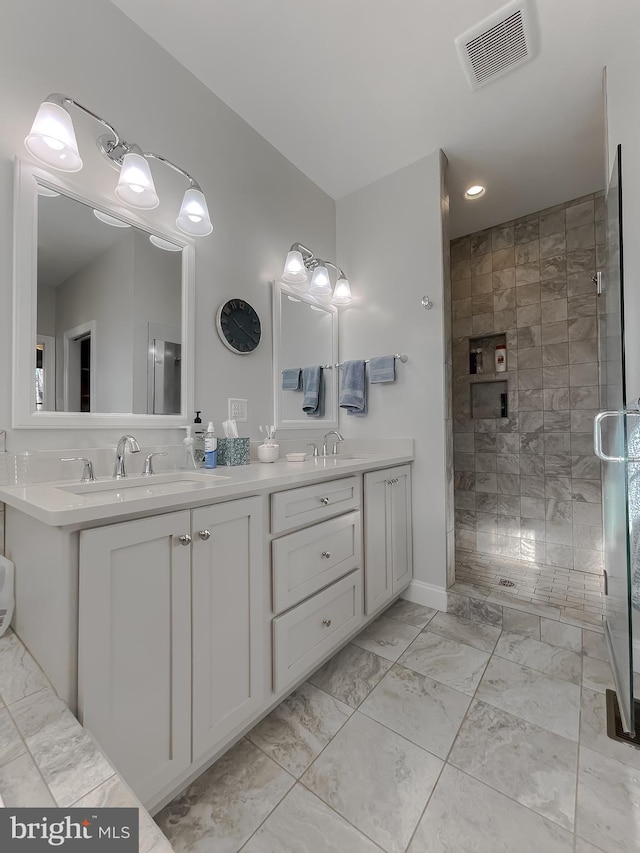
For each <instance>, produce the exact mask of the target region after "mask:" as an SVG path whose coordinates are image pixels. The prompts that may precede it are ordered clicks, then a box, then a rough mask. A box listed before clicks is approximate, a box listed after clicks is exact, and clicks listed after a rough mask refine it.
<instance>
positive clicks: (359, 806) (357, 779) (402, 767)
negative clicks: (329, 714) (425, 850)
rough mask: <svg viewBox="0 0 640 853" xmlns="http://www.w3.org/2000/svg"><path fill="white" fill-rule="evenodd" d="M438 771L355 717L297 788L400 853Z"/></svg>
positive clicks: (409, 746) (436, 764)
mask: <svg viewBox="0 0 640 853" xmlns="http://www.w3.org/2000/svg"><path fill="white" fill-rule="evenodd" d="M442 767H443V763H442V761H440V759H439V758H436V757H435V756H433V755H431V754H430V753H428V752H425V751H424V750H423V749H421V748H420V747H418V746H416V745H415V744H413V743H411V742H410V741H408V740H406V739H405V738H403V737H401V736H400V735H398V734H396V733H395V732H392V731H390V730H389V729H387V728H385V727H384V726H382V725H380V724H379V723H377V722H375V721H374V720H371V719H369V717H365V716H364V715H363V714H360V713H359V712H356V713H355V714H354V715H353V716H352V717H351V718H350V719H349V720H348V721H347V723H345V725H344V726H343V727H342V729H340V731H339V732H338V734H337V735H336V736H335V738H334V739H333V740H332V741H331V743H330V744H329V745H328V746H327V747H326V749H325V750H324V752H323V753H322V754H321V755H320V756H319V757H318V758H317V759H316V760H315V761H314V763H313V764H312V765H311V767H310V768H309V769H308V770H307V772H306V773H305V775H304V776H303V777H302V783H303V784H304V785H305V786H306V787H307V788H309V789H310V790H311V791H313V793H315V794H316V795H317V796H319V797H320V798H321V799H322V800H324V801H325V802H326V803H327V804H328V805H330V806H331V807H332V808H334V809H335V810H336V811H337V812H338V813H339V814H341V815H342V816H343V817H344V818H346V819H347V820H348V821H349V823H352V824H353V825H354V826H355V827H357V828H358V829H359V830H361V831H362V832H363V833H364V834H365V835H367V836H368V837H369V838H371V839H372V840H373V841H375V842H376V843H378V844H379V845H380V846H381V847H382V848H383V849H384V850H386V851H388V852H389V853H404V850H405V849H406V847H407V845H408V843H409V840H410V839H411V836H412V834H413V831H414V829H415V827H416V825H417V823H418V820H419V818H420V815H421V814H422V810H423V809H424V807H425V805H426V803H427V800H428V798H429V796H430V794H431V792H432V790H433V788H434V787H435V784H436V782H437V780H438V776H439V775H440V771H441V769H442Z"/></svg>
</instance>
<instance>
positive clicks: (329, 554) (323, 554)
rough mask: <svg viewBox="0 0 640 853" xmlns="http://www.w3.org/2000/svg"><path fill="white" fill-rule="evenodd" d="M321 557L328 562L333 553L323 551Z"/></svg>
mask: <svg viewBox="0 0 640 853" xmlns="http://www.w3.org/2000/svg"><path fill="white" fill-rule="evenodd" d="M321 556H322V557H326V559H327V560H328V559H329V557H330V556H331V551H323V552H322V554H321Z"/></svg>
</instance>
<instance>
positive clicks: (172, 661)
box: [0, 452, 412, 810]
mask: <svg viewBox="0 0 640 853" xmlns="http://www.w3.org/2000/svg"><path fill="white" fill-rule="evenodd" d="M411 459H412V454H411V453H407V452H405V453H396V454H395V455H389V454H388V453H387V454H366V455H364V454H363V455H360V456H355V455H351V456H350V457H349V456H347V455H345V457H344V458H343V457H340V456H337V457H327V458H322V457H320V458H316V459H314V458H311V459H308V460H307V461H306V462H303V463H288V462H284V461H282V462H276V463H275V464H272V465H260V464H252V465H249V466H241V467H238V468H224V469H220V468H218V469H216V471H215V472H204V471H198V472H175V473H173V474H171V473H169V474H164V475H163V474H159V475H156V476H154V477H147V478H135V477H130V478H127V480H125V481H118V482H116V481H102V482H98V483H95V484H92V483H87V484H74V483H71V482H69V481H66V482H64V483H43V484H38V485H32V486H24V487H5V488H2V489H0V499H2V500H4V501H5V502H6V504H7V510H6V511H7V547H6V551H7V555H8V556H9V557H10V558H11V559H12V560H13V561H14V562H15V563H16V567H17V583H16V595H17V606H16V616H15V622H14V624H15V628H16V631H17V633H18V634H19V636H20V637H21V638H22V640H23V641H24V643H25V644H26V645H27V647H28V648H29V649H30V651H31V652H32V654H33V655H34V656H35V657H36V659H37V660H38V662H39V663H40V665H41V666H42V668H43V669H44V671H45V672H46V674H47V675H48V676H49V678H50V679H51V681H52V683H53V685H54V687H55V689H56V690H57V692H58V693H59V695H60V696H61V697H62V698H63V699H64V700H65V701H66V702H67V703H68V705H69V706H70V707H71V708H72V709H73V710H74V711H76V712H77V714H78V717H79V719H80V720H81V721H82V723H83V724H84V725H85V727H86V728H87V729H88V730H89V731H90V732H91V733H92V734H93V735H94V736H95V738H96V740H97V741H98V743H99V744H100V746H101V747H102V748H103V749H104V751H105V753H106V754H107V755H108V757H109V758H110V759H111V761H112V762H113V763H114V764H115V765H116V767H117V768H118V770H119V771H120V772H121V773H122V775H123V776H124V778H125V779H126V781H127V782H128V783H129V784H130V785H131V786H132V788H133V789H134V791H135V792H136V793H137V794H138V796H139V797H140V799H141V800H142V801H143V802H144V803H145V805H147V806H148V807H149V808H150V809H152V810H156V809H157V808H159V807H161V806H162V805H163V804H164V803H166V802H167V801H168V800H169V799H171V797H172V796H173V795H174V794H175V793H176V792H177V791H178V790H180V789H181V788H183V787H184V786H185V784H187V783H188V782H189V781H190V780H191V779H192V778H195V777H196V776H197V775H199V773H201V772H202V770H203V769H204V768H205V767H206V766H208V765H209V764H211V763H212V762H213V761H214V760H215V759H216V758H217V757H218V756H219V755H220V754H221V753H222V752H224V751H225V749H227V748H228V746H229V745H231V743H233V742H234V741H235V740H237V738H238V737H240V736H241V735H242V734H243V733H244V732H245V731H247V730H248V729H249V728H250V727H251V726H252V725H254V724H255V722H256V721H257V720H258V719H260V718H261V717H262V716H264V715H265V714H266V713H267V712H268V711H269V710H271V709H272V708H273V707H274V706H275V705H276V704H278V703H279V702H280V701H281V700H282V699H283V698H284V697H285V696H286V695H287V694H288V693H290V692H291V690H293V689H294V688H295V687H296V686H297V685H298V684H299V683H300V682H302V681H303V680H304V679H305V678H306V677H307V676H308V675H309V674H310V673H311V672H312V671H313V670H315V669H316V668H317V667H318V666H319V665H321V664H322V663H323V662H324V661H325V660H327V659H328V658H329V657H330V656H331V655H332V654H334V653H335V651H336V650H337V649H338V648H339V647H340V646H342V645H343V644H344V643H345V642H347V641H348V640H349V639H350V638H351V637H352V636H354V635H355V634H356V633H357V632H359V631H360V630H361V629H362V627H363V626H364V625H365V624H366V623H367V622H368V621H370V620H371V619H372V618H374V617H375V616H376V615H377V614H378V613H379V612H380V611H381V610H382V609H383V608H384V607H386V606H388V604H389V603H390V602H391V601H392V600H393V599H394V598H395V597H397V596H398V595H399V594H400V593H401V592H402V591H403V590H404V589H405V588H406V587H407V586H408V584H409V582H410V580H411V575H412V564H411V559H412V556H411V555H412V552H411V479H410V464H409V463H410V462H411ZM222 472H224V473H222Z"/></svg>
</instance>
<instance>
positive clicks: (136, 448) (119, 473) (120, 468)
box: [113, 435, 140, 480]
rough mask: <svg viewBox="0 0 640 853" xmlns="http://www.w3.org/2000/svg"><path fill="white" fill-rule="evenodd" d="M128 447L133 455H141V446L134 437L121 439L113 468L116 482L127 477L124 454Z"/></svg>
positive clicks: (126, 436)
mask: <svg viewBox="0 0 640 853" xmlns="http://www.w3.org/2000/svg"><path fill="white" fill-rule="evenodd" d="M127 447H128V448H129V450H130V451H131V453H140V445H139V444H138V442H137V441H136V440H135V438H134V437H133V436H132V435H123V436H122V437H121V438H120V440H119V441H118V446H117V447H116V464H115V465H114V466H113V479H114V480H121V479H122V478H123V477H126V476H127V471H126V469H125V467H124V453H125V450H126V449H127Z"/></svg>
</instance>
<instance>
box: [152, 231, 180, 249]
mask: <svg viewBox="0 0 640 853" xmlns="http://www.w3.org/2000/svg"><path fill="white" fill-rule="evenodd" d="M149 241H150V242H151V243H153V245H154V246H157V247H158V248H159V249H164V250H165V252H181V251H182V246H179V245H178V244H177V243H172V242H171V240H165V239H164V238H162V237H158V236H157V235H156V234H149Z"/></svg>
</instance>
